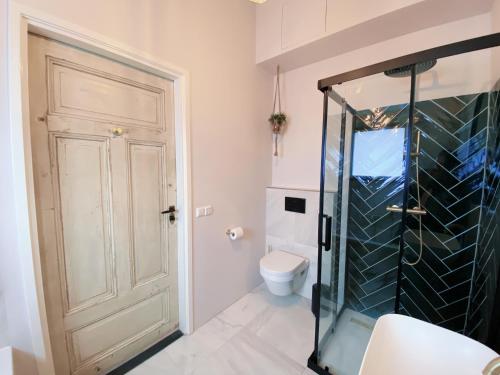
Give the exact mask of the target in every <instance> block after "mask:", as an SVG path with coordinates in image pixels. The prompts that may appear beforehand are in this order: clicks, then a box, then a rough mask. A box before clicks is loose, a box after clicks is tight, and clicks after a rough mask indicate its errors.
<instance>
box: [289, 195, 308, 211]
mask: <svg viewBox="0 0 500 375" xmlns="http://www.w3.org/2000/svg"><path fill="white" fill-rule="evenodd" d="M285 211H291V212H297V213H299V214H305V213H306V200H305V199H304V198H293V197H285Z"/></svg>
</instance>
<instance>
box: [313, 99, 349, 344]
mask: <svg viewBox="0 0 500 375" xmlns="http://www.w3.org/2000/svg"><path fill="white" fill-rule="evenodd" d="M331 94H332V93H331V92H330V93H327V94H326V96H325V108H324V109H325V119H324V121H325V123H324V129H323V131H324V137H323V142H324V145H323V157H322V160H323V163H322V164H323V165H322V176H321V177H322V184H321V185H322V186H321V192H320V199H321V202H320V217H319V226H320V230H319V232H320V233H319V236H320V238H319V243H320V247H321V251H320V257H321V259H318V261H319V262H321V272H320V274H319V275H318V296H319V306H318V310H319V311H318V317H317V334H318V340H317V349H318V352H321V351H322V350H323V348H324V346H325V345H326V344H327V342H328V340H329V337H330V335H331V334H332V332H334V330H335V324H336V322H337V317H338V312H339V311H340V310H341V307H342V304H343V295H344V291H343V288H342V289H340V290H339V285H340V283H339V280H340V279H341V277H340V273H342V274H343V275H344V274H345V272H344V270H342V272H341V267H340V260H341V259H340V258H341V256H340V248H339V243H338V239H339V238H340V236H339V235H340V232H339V225H340V224H341V220H340V219H341V218H339V217H338V214H339V211H340V210H339V206H338V203H339V200H338V186H339V178H341V175H342V172H343V171H342V170H341V168H339V166H341V165H343V163H341V158H342V153H341V152H340V150H341V148H342V147H344V146H345V145H344V144H342V145H341V142H340V140H341V139H342V137H341V133H340V132H341V130H342V129H344V130H345V123H346V106H345V104H344V105H343V103H342V101H339V102H336V101H334V100H332V98H331V97H330V95H331ZM343 143H344V142H343ZM343 266H344V267H345V257H344V262H343ZM339 297H341V299H340V301H339ZM339 302H340V303H339Z"/></svg>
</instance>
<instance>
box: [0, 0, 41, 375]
mask: <svg viewBox="0 0 500 375" xmlns="http://www.w3.org/2000/svg"><path fill="white" fill-rule="evenodd" d="M7 7H8V4H7V0H0V28H1V30H0V56H2V58H1V59H0V176H1V177H0V348H1V347H3V346H6V345H10V346H13V347H14V348H16V351H15V353H14V355H15V357H16V359H18V361H17V362H18V366H17V368H16V370H18V371H19V373H21V374H33V373H36V370H35V362H34V361H33V358H31V357H30V354H29V353H30V352H31V351H32V343H31V333H30V326H29V321H28V315H27V311H28V305H27V303H26V300H25V299H24V293H23V279H22V274H21V264H20V257H19V252H18V251H17V240H16V224H15V223H16V213H15V210H14V199H13V196H14V187H13V183H12V165H11V160H10V152H11V148H10V130H9V112H8V100H7V95H8V91H7V84H6V83H7V59H6V58H5V56H6V55H7V22H6V20H7V11H8V9H7Z"/></svg>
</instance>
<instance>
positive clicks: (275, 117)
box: [269, 65, 286, 156]
mask: <svg viewBox="0 0 500 375" xmlns="http://www.w3.org/2000/svg"><path fill="white" fill-rule="evenodd" d="M276 101H277V102H278V112H276ZM269 122H270V123H271V126H272V127H273V135H274V153H273V155H274V156H278V135H279V134H280V131H281V128H282V127H283V126H284V125H285V123H286V115H285V114H284V113H283V112H281V95H280V66H279V65H278V66H277V67H276V87H275V89H274V102H273V112H272V114H271V117H270V118H269Z"/></svg>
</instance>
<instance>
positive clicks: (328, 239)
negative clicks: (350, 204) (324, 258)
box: [323, 215, 332, 251]
mask: <svg viewBox="0 0 500 375" xmlns="http://www.w3.org/2000/svg"><path fill="white" fill-rule="evenodd" d="M323 216H324V217H325V218H326V220H325V241H324V242H323V246H324V247H325V251H330V249H331V248H332V217H331V216H328V215H323Z"/></svg>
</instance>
